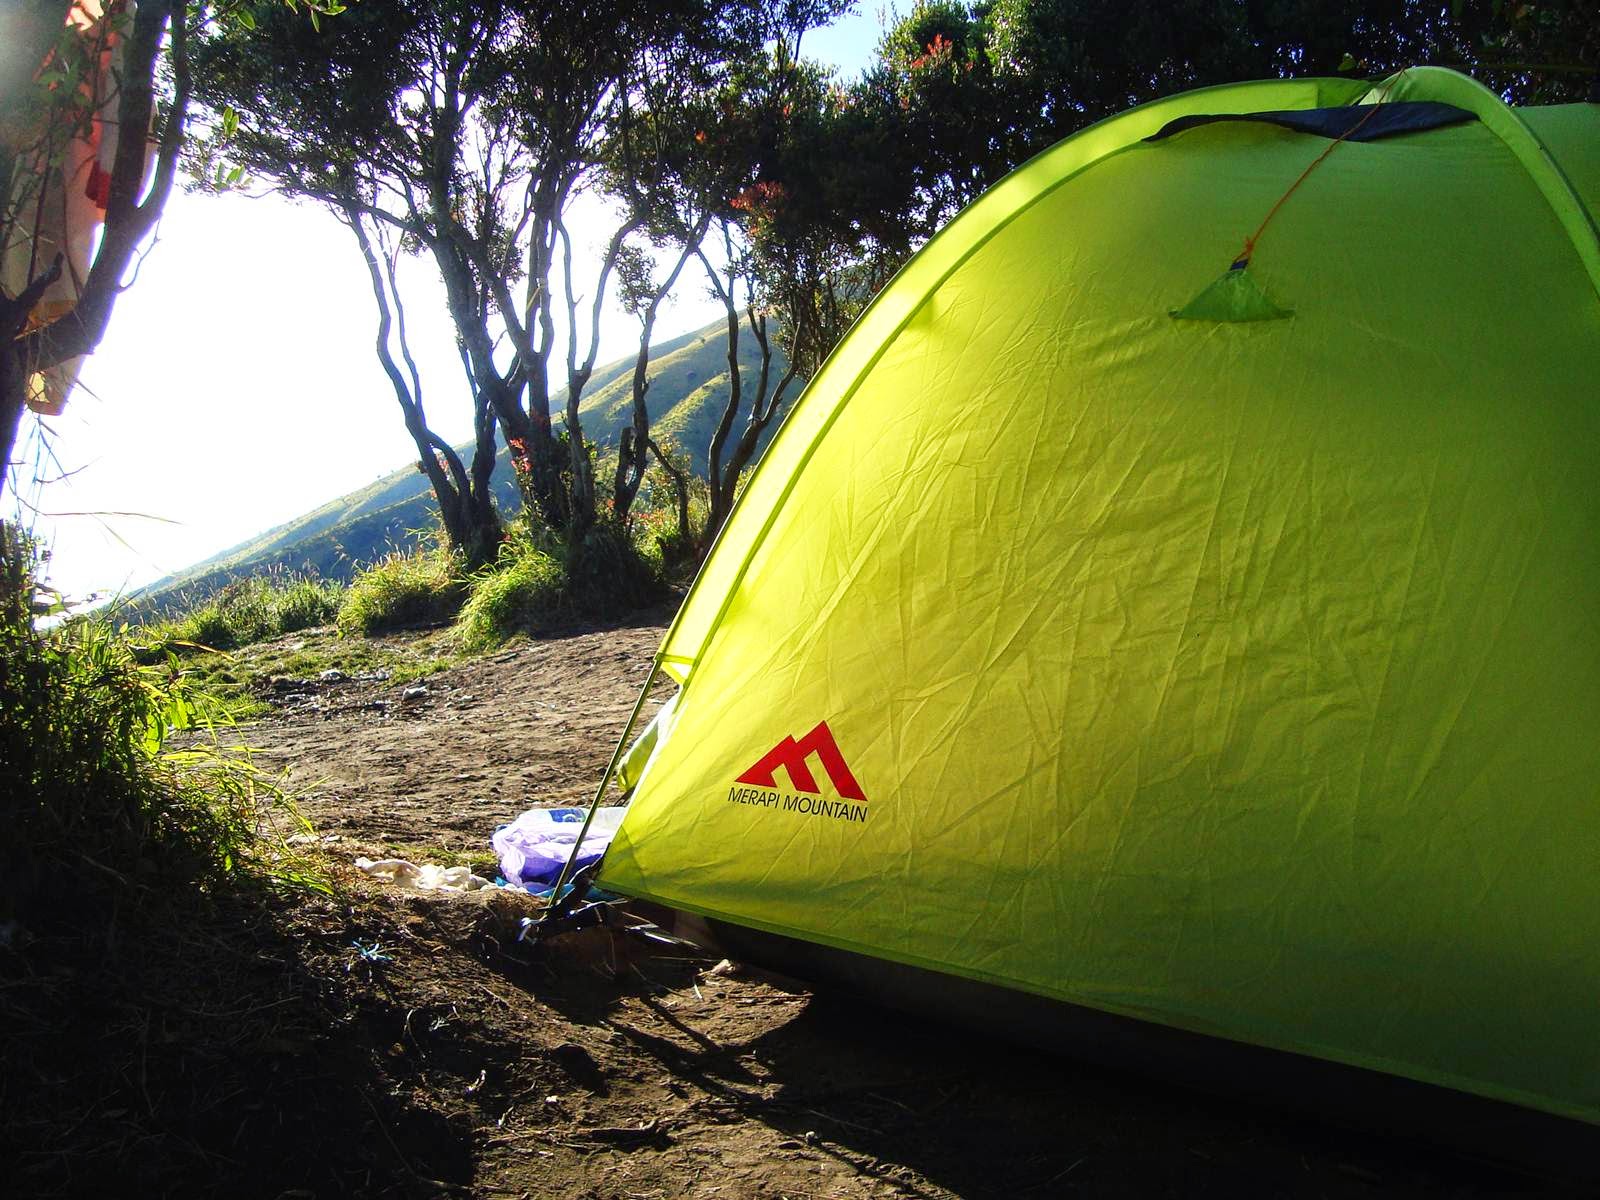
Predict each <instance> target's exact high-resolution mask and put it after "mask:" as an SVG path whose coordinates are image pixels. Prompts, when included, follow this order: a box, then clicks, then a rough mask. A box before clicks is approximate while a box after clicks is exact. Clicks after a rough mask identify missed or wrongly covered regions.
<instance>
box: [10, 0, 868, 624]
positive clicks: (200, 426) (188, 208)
mask: <svg viewBox="0 0 1600 1200" xmlns="http://www.w3.org/2000/svg"><path fill="white" fill-rule="evenodd" d="M858 7H859V8H860V9H861V10H862V11H858V12H855V13H853V14H851V15H849V16H847V17H845V18H844V19H843V20H841V21H840V22H838V23H837V24H835V25H834V26H832V27H830V28H828V29H824V30H818V31H815V32H813V33H811V34H808V35H807V36H806V38H805V41H804V42H803V50H804V52H805V53H806V54H807V55H808V56H809V57H813V58H817V59H820V60H822V61H824V62H828V63H830V64H832V65H834V66H835V67H836V68H837V69H838V70H839V71H840V72H841V73H843V74H854V73H856V72H859V71H860V69H861V68H862V67H863V66H864V65H865V63H866V61H867V59H868V58H869V57H870V55H871V52H872V50H873V49H874V47H875V46H876V44H877V40H878V37H879V32H878V31H879V29H880V25H881V13H880V11H879V10H878V9H876V8H875V7H872V0H866V2H865V3H864V4H861V5H859V6H858ZM608 234H609V229H607V228H604V227H602V226H601V225H600V224H599V223H598V221H595V222H591V223H589V225H588V228H587V229H585V228H584V227H583V226H582V225H579V227H578V229H577V232H576V241H577V242H578V244H579V245H583V244H585V243H587V244H589V245H590V246H591V248H592V247H593V246H595V245H597V244H598V243H600V242H601V241H603V239H604V238H605V237H606V236H607V235H608ZM591 277H592V273H591ZM686 278H687V282H686V283H683V284H680V285H679V289H678V295H677V296H675V297H674V300H673V302H672V304H671V305H670V306H669V307H667V308H665V309H664V310H663V314H662V316H661V318H660V320H659V322H658V324H657V327H656V328H657V336H658V338H660V339H662V340H665V339H667V338H671V337H673V336H676V335H677V334H680V333H684V332H687V331H688V330H691V329H695V328H698V327H699V326H701V325H704V324H706V323H707V322H708V321H711V320H712V319H714V318H715V317H716V316H717V315H718V313H719V312H720V308H719V307H718V306H716V305H715V304H714V302H712V301H711V300H710V299H709V298H708V297H707V296H706V294H705V289H704V288H703V286H702V285H701V284H700V282H699V281H698V280H697V279H694V278H692V277H687V273H686ZM579 288H580V290H581V289H582V284H581V283H580V284H579ZM402 289H403V293H404V296H405V299H406V304H407V315H408V318H409V322H410V330H409V332H410V334H411V343H412V349H413V351H414V353H415V354H416V355H417V358H418V361H419V365H420V367H421V370H422V376H423V387H424V389H425V401H426V404H427V408H428V413H429V418H430V422H431V423H432V425H433V426H434V428H435V430H436V431H437V432H439V433H440V434H441V435H442V436H444V437H446V438H447V439H449V440H450V441H451V442H453V443H457V444H459V443H460V442H463V441H466V440H469V439H470V437H471V416H470V411H469V406H468V405H466V404H464V403H463V402H462V401H463V398H462V376H461V367H460V363H459V359H458V358H457V355H456V351H455V343H454V339H453V336H452V334H451V330H450V326H449V322H448V318H447V317H446V316H445V315H444V309H443V303H442V298H441V297H442V292H443V289H442V286H441V285H440V284H439V283H438V280H437V276H436V275H435V274H434V273H433V271H432V269H431V266H430V265H429V264H428V263H427V262H425V261H424V260H420V259H419V260H413V261H411V262H409V263H407V264H406V265H405V266H404V267H403V275H402ZM375 321H376V310H375V308H374V305H373V300H372V292H371V288H370V285H369V283H368V280H367V275H366V269H365V267H364V266H363V265H362V263H361V260H360V257H359V252H358V250H357V249H356V245H355V241H354V239H353V238H352V236H351V234H350V233H349V231H348V230H346V229H345V228H344V227H343V226H341V225H340V224H339V223H338V222H337V221H335V220H334V219H333V217H332V216H330V215H329V214H328V213H326V212H325V211H323V210H322V209H320V208H318V207H316V206H314V205H308V204H293V203H290V202H288V201H285V200H283V199H280V198H277V197H265V198H251V197H248V196H241V195H233V196H201V195H186V194H181V195H174V196H173V198H172V200H171V202H170V203H169V204H168V206H167V211H166V216H165V218H164V219H163V221H162V224H161V231H160V237H159V241H158V243H157V244H156V246H155V248H154V250H153V251H152V252H151V253H150V255H149V256H148V258H147V259H146V261H145V263H144V265H143V266H142V268H141V269H140V272H139V275H138V277H137V279H136V280H135V283H134V286H133V287H132V289H131V290H130V291H129V292H128V293H127V294H126V295H125V296H124V297H123V298H122V300H121V301H120V303H119V304H118V307H117V309H116V312H115V314H114V315H113V316H112V319H111V325H110V328H109V330H108V331H107V334H106V337H105V339H104V341H102V343H101V345H100V348H99V350H98V351H97V352H96V353H95V355H94V357H92V358H91V359H89V360H88V362H87V363H85V365H84V369H83V372H82V375H81V377H80V378H81V383H80V386H79V388H78V390H77V391H75V392H74V393H73V395H72V398H71V400H70V401H69V402H68V405H67V410H66V412H65V413H64V414H63V415H62V416H60V417H55V418H50V419H49V420H48V421H47V422H46V424H47V425H48V433H47V434H45V435H44V440H45V441H46V442H47V443H48V447H49V451H50V452H52V453H53V454H54V456H55V458H56V459H58V460H59V466H58V465H57V463H56V462H55V461H52V460H50V459H49V458H44V452H43V451H42V450H41V433H42V432H43V431H42V430H41V428H40V426H39V425H38V423H36V422H35V420H34V419H33V418H32V417H26V418H24V426H23V430H22V435H21V437H20V438H19V445H18V451H19V453H20V455H21V457H22V458H23V459H24V464H23V465H22V466H20V467H17V468H14V469H13V478H14V482H15V485H16V487H17V489H18V490H20V492H21V494H22V496H23V497H25V498H26V499H27V500H28V501H29V502H31V503H34V504H36V505H37V507H38V509H39V514H38V515H37V516H36V517H33V515H32V514H30V513H29V512H28V511H27V510H26V509H24V510H23V512H22V514H21V516H22V519H23V521H24V522H25V523H26V522H27V521H28V520H29V519H30V517H32V519H33V525H34V528H35V532H36V533H37V534H38V535H39V536H40V537H41V538H42V539H43V540H44V542H45V544H46V545H47V546H48V547H49V549H50V552H51V556H52V557H51V563H50V569H49V577H50V580H51V582H52V583H53V584H54V585H55V586H56V587H58V588H60V589H62V590H63V591H64V592H66V593H67V595H69V596H71V597H74V598H85V597H87V596H89V595H90V594H91V593H102V594H107V593H109V594H115V593H118V592H122V591H126V590H128V589H130V588H135V587H139V586H141V585H143V584H146V583H150V582H153V581H154V580H156V579H159V578H161V577H162V576H164V575H167V574H170V573H171V572H173V571H176V570H180V569H182V568H183V567H185V566H188V565H189V564H191V563H194V562H197V561H199V560H201V559H203V558H207V557H209V556H211V555H213V554H216V553H218V552H219V551H222V550H225V549H227V548H228V547H230V546H234V545H237V544H238V543H240V542H243V541H245V540H247V539H249V538H251V537H253V536H255V535H256V534H258V533H260V532H263V531H264V530H266V529H269V528H271V527H272V526H274V525H279V524H282V523H283V522H285V521H289V520H292V519H294V518H295V517H297V516H299V515H300V514H301V513H304V512H306V511H308V510H310V509H312V508H315V507H316V506H318V505H319V504H322V503H324V502H326V501H328V500H331V499H333V498H334V497H336V496H340V495H343V494H345V493H347V492H350V491H354V490H355V489H357V488H360V487H363V486H365V485H366V484H368V483H370V482H372V481H373V480H374V479H376V478H378V477H380V476H382V475H386V474H388V473H389V472H390V471H393V470H395V469H396V468H398V467H402V466H404V465H405V464H406V463H407V462H409V461H410V460H412V459H413V458H414V457H415V455H416V451H415V449H414V448H413V446H412V444H411V440H410V438H409V437H408V436H407V435H406V433H405V430H404V428H403V427H402V425H401V423H400V419H399V411H398V408H397V406H396V403H395V400H394V393H393V392H392V390H391V389H390V387H389V383H388V380H387V379H386V377H385V376H384V374H383V371H382V369H381V368H380V367H379V365H378V361H377V358H376V356H375V355H374V353H373V338H374V336H375ZM637 338H638V333H637V326H636V325H635V324H634V323H633V322H632V321H631V320H630V319H629V318H628V317H626V316H625V315H624V314H622V313H621V312H620V311H617V310H615V308H613V310H612V311H611V312H609V313H608V314H607V316H606V318H605V322H604V326H603V330H602V338H601V352H600V357H599V361H600V362H602V363H604V362H610V361H612V360H614V359H616V358H619V357H621V356H622V355H624V354H628V353H631V352H632V349H633V348H636V347H637V344H638V342H637ZM41 458H43V461H42V462H41V461H40V459H41ZM36 466H37V468H38V469H37V471H35V467H36ZM63 471H65V472H66V473H68V474H69V477H68V478H65V479H59V478H58V477H59V476H61V475H62V474H63ZM36 474H37V476H39V477H41V478H42V479H44V480H45V482H44V483H43V485H42V486H39V485H36V484H35V483H34V482H33V481H34V478H35V475H36ZM13 503H14V502H13V500H12V498H11V497H10V496H9V495H8V496H6V497H5V502H4V506H3V507H4V509H5V510H7V511H9V510H10V509H11V508H12V507H13ZM119 514H134V515H119Z"/></svg>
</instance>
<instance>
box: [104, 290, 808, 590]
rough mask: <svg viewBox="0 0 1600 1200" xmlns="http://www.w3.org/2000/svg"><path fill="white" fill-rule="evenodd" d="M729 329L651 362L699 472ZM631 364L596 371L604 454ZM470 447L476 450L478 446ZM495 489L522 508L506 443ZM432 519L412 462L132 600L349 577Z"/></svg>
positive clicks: (747, 355) (704, 332) (626, 410)
mask: <svg viewBox="0 0 1600 1200" xmlns="http://www.w3.org/2000/svg"><path fill="white" fill-rule="evenodd" d="M725 333H726V327H725V326H724V325H723V323H722V322H720V321H718V322H714V323H712V324H710V325H707V326H706V327H705V328H703V329H699V330H696V331H694V332H693V333H687V334H684V335H683V336H681V337H678V338H674V339H672V340H670V341H667V342H663V343H661V344H659V345H658V346H656V347H655V349H654V351H653V353H652V357H651V362H650V391H649V394H648V399H647V405H648V407H649V409H650V420H651V424H652V429H653V431H654V432H655V433H656V434H657V436H658V437H659V436H666V437H671V438H673V439H674V440H675V441H676V442H677V444H678V446H679V448H680V449H682V450H683V451H686V452H687V453H689V454H690V455H691V457H692V461H693V465H694V470H695V472H696V473H697V474H700V475H704V474H705V472H706V452H707V449H708V448H709V445H710V442H711V435H712V432H713V431H714V429H715V427H716V422H717V419H718V418H719V417H720V415H721V410H722V405H723V403H724V402H725V400H726V398H727V395H728V361H727V342H726V340H725ZM740 351H741V355H740V367H741V374H742V375H743V377H744V381H745V386H746V387H747V388H748V387H752V386H754V383H755V375H756V371H757V369H758V368H759V364H760V359H759V355H758V352H757V348H756V346H755V344H754V341H753V339H751V338H750V337H748V336H746V337H744V338H742V339H741V344H740ZM774 360H775V361H774V372H775V374H774V378H777V374H778V373H781V371H782V369H783V362H782V356H781V353H779V354H775V355H774ZM633 364H634V358H633V356H632V355H629V356H627V357H625V358H621V359H618V360H617V361H615V362H611V363H608V364H606V365H605V366H603V367H599V368H597V369H596V370H595V373H594V377H593V379H592V380H591V381H590V383H589V387H588V389H587V395H586V396H585V397H584V400H583V403H582V404H581V406H580V409H579V411H580V412H581V413H582V414H583V427H584V433H585V434H586V435H587V436H588V437H589V438H591V439H592V440H594V441H595V442H596V443H598V445H599V446H600V448H601V453H602V455H604V454H605V453H606V452H608V451H611V450H614V448H615V446H616V444H617V438H618V435H619V433H620V431H621V429H622V427H623V426H624V425H625V424H626V423H627V422H628V420H629V414H630V408H631V405H632V388H633ZM790 398H791V399H792V398H793V392H792V391H791V397H790ZM557 423H558V424H560V422H559V421H558V422H557ZM463 449H464V451H467V452H470V447H466V448H463ZM494 489H495V499H496V502H497V503H498V504H499V505H500V508H501V511H502V512H504V513H507V514H511V513H514V512H516V511H517V509H518V508H519V507H520V501H519V499H518V496H517V490H516V484H515V482H514V481H513V479H512V473H511V463H510V459H509V457H508V455H507V453H506V451H505V449H504V447H502V448H501V451H500V454H499V458H498V460H497V464H496V467H495V473H494ZM433 522H434V507H433V496H432V493H431V492H430V491H429V489H428V481H427V479H426V477H424V476H423V475H422V473H421V472H419V471H418V470H417V468H416V466H415V465H414V464H407V465H405V466H402V467H398V468H397V469H396V470H395V471H394V472H393V473H392V474H389V475H386V476H384V477H383V478H381V479H378V480H376V481H375V482H373V483H371V484H368V485H367V486H366V487H364V488H361V489H360V490H358V491H354V492H351V493H349V494H348V495H344V496H340V497H338V498H337V499H334V500H330V501H328V502H327V503H326V504H323V505H320V506H319V507H317V508H314V509H312V510H311V511H310V512H308V513H306V514H304V515H303V516H300V517H296V518H295V519H294V520H292V521H289V522H287V523H285V524H283V525H279V526H277V527H276V528H274V529H269V530H267V531H266V532H265V533H262V534H259V535H257V536H256V537H253V538H251V539H250V540H248V541H246V542H242V543H240V544H239V545H237V546H234V547H232V548H230V549H228V550H224V551H223V552H222V553H220V554H217V555H213V556H212V557H211V558H208V559H205V560H203V561H201V562H198V563H195V564H194V565H193V566H191V567H187V568H185V569H184V570H182V571H178V572H176V573H174V574H172V575H169V576H167V577H166V578H165V579H162V580H159V581H157V582H156V583H154V584H151V585H150V586H149V587H147V588H144V589H142V590H140V591H139V592H137V593H136V594H135V595H134V597H133V599H134V601H135V602H136V604H137V605H138V606H139V607H140V608H148V609H159V608H161V607H162V606H163V604H164V603H165V602H166V601H167V600H168V599H170V598H172V597H174V596H175V595H177V594H179V593H183V594H186V595H189V594H199V595H204V594H207V593H209V592H212V591H214V590H216V588H218V587H220V586H222V585H223V584H225V583H226V582H228V581H229V580H231V579H235V578H238V577H240V576H244V575H251V574H255V573H257V572H260V571H266V570H273V569H289V570H304V571H313V572H316V573H318V574H320V575H323V576H326V577H328V578H332V579H343V578H347V577H348V576H349V575H350V573H351V571H352V569H353V567H354V566H355V565H356V564H358V563H362V562H370V561H371V560H372V559H374V558H377V557H379V556H381V555H382V554H384V553H385V552H386V551H387V550H389V549H390V548H391V547H394V546H403V545H406V544H409V543H410V542H412V541H414V540H415V539H416V537H417V535H418V532H419V531H422V530H426V529H428V528H430V527H431V526H432V525H433Z"/></svg>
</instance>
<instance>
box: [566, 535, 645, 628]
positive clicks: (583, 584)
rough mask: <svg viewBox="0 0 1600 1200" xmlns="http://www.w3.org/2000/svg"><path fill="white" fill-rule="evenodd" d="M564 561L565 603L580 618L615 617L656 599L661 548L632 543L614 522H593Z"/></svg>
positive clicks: (567, 551) (634, 541) (636, 541)
mask: <svg viewBox="0 0 1600 1200" xmlns="http://www.w3.org/2000/svg"><path fill="white" fill-rule="evenodd" d="M563 559H564V563H565V566H566V594H567V599H568V600H569V601H570V603H571V605H572V607H573V608H574V609H576V610H577V611H578V612H581V613H583V614H584V615H585V616H594V617H611V616H616V615H618V614H620V613H625V612H632V611H633V610H634V609H636V608H642V607H644V606H645V605H647V604H652V603H654V602H655V601H657V600H659V599H660V598H661V593H662V553H661V546H660V544H659V543H658V542H656V541H655V540H654V539H639V540H635V539H634V538H632V537H630V536H629V535H628V534H627V533H626V532H625V531H624V530H622V529H621V528H619V527H618V526H617V524H616V522H614V521H600V522H597V523H596V524H595V525H594V526H593V528H591V529H590V530H589V532H588V533H587V534H585V535H584V538H583V540H582V541H581V542H579V543H578V544H577V545H575V546H569V547H568V548H567V549H566V552H565V554H564V555H563Z"/></svg>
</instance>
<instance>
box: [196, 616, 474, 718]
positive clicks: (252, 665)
mask: <svg viewBox="0 0 1600 1200" xmlns="http://www.w3.org/2000/svg"><path fill="white" fill-rule="evenodd" d="M175 661H176V668H177V669H179V670H181V671H182V672H183V673H184V675H185V676H186V677H187V679H188V680H189V682H190V685H191V686H192V687H194V688H195V689H197V690H199V691H202V692H205V693H207V694H208V695H209V696H210V697H211V698H212V700H213V703H214V704H215V705H216V706H217V711H218V712H219V713H221V714H224V715H225V716H226V717H227V718H228V719H231V720H233V721H235V722H240V721H248V720H254V719H256V718H258V717H262V716H265V715H266V714H267V713H269V712H271V711H272V709H271V707H270V706H269V705H268V704H266V703H265V701H263V700H262V699H261V695H262V693H263V691H264V690H265V687H266V685H267V684H268V683H269V681H270V680H272V679H273V678H275V677H287V678H291V679H315V678H316V677H317V676H319V675H321V674H322V673H323V672H324V671H342V672H344V673H345V674H346V675H371V674H374V673H377V672H380V671H381V672H386V673H387V675H388V678H389V681H390V682H391V683H393V684H395V685H397V686H398V685H400V684H405V683H411V682H413V681H415V680H418V679H425V678H427V677H428V676H429V675H433V674H435V673H437V672H439V671H442V670H444V669H445V668H446V667H451V666H455V665H456V664H457V663H459V662H460V661H462V655H461V653H460V648H459V646H458V645H457V643H456V641H455V640H454V638H453V637H452V636H451V634H450V631H448V630H437V631H434V632H433V633H430V634H424V635H422V636H421V637H414V638H403V639H389V638H358V637H344V636H342V635H340V634H339V633H338V632H337V631H336V630H334V629H332V628H329V627H325V626H320V627H317V628H315V629H308V630H302V631H301V632H300V633H299V634H291V635H286V636H283V637H279V638H276V639H274V640H272V641H269V642H258V643H256V644H254V645H251V646H246V647H242V648H241V649H239V650H235V651H233V652H231V653H227V654H221V653H218V654H196V653H190V654H187V655H184V656H182V657H181V658H177V659H176V660H175Z"/></svg>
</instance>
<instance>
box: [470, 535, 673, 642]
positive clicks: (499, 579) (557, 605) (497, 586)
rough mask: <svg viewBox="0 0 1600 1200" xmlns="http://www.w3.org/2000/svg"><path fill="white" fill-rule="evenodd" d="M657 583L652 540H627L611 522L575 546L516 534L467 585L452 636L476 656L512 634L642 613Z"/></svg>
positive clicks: (660, 583) (656, 595)
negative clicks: (576, 621) (586, 619)
mask: <svg viewBox="0 0 1600 1200" xmlns="http://www.w3.org/2000/svg"><path fill="white" fill-rule="evenodd" d="M664 579H665V572H664V569H663V557H662V549H661V545H660V542H659V540H658V539H657V538H655V537H654V536H649V537H634V536H630V535H629V534H628V533H626V532H624V531H622V530H621V529H619V528H618V527H617V526H616V525H615V524H613V523H611V522H601V523H599V524H597V525H596V526H595V527H594V528H593V529H591V530H590V531H589V534H588V536H587V537H585V538H584V540H583V542H582V543H581V544H580V545H578V546H575V547H571V546H563V545H560V544H557V543H554V542H553V541H538V540H535V539H534V538H532V537H530V536H529V535H527V534H523V535H521V536H518V537H515V538H513V539H511V540H509V541H507V542H506V543H505V545H503V546H502V547H501V549H500V557H499V558H498V560H497V561H496V562H495V564H494V565H493V566H492V567H489V568H487V569H485V570H482V571H479V572H478V573H476V574H475V575H473V576H472V577H471V578H470V579H469V580H468V587H469V594H468V596H467V601H466V603H465V604H464V605H463V606H462V609H461V616H460V618H459V619H458V620H457V622H456V626H455V628H456V633H457V634H458V636H459V638H460V644H461V648H462V649H463V650H464V651H466V652H467V653H469V654H481V653H483V652H484V651H486V650H492V649H493V648H494V647H496V646H498V645H500V644H501V643H503V642H504V641H506V639H507V638H510V637H511V636H512V635H514V634H517V633H541V632H545V631H548V630H550V629H553V628H556V627H558V626H560V625H562V624H564V623H566V622H569V621H571V620H573V619H574V618H578V617H602V618H604V617H614V616H620V615H622V614H624V613H628V612H633V611H635V610H637V609H639V608H643V607H644V606H646V605H648V604H652V603H654V602H656V601H657V600H659V599H660V598H661V596H662V595H663V593H664V590H665V584H664Z"/></svg>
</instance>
